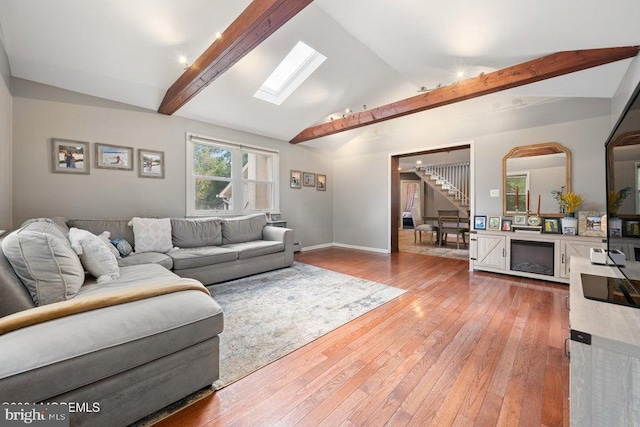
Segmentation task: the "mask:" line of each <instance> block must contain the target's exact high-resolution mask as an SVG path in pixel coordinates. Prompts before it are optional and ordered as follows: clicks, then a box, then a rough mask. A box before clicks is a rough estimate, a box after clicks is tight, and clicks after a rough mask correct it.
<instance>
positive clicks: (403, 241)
mask: <svg viewBox="0 0 640 427" xmlns="http://www.w3.org/2000/svg"><path fill="white" fill-rule="evenodd" d="M398 237H399V239H398V247H399V250H400V252H411V253H415V254H423V255H430V256H436V257H443V258H455V259H463V260H469V249H464V248H463V249H457V244H456V241H455V239H453V240H451V241H448V242H447V244H446V245H444V246H438V245H437V244H432V243H431V242H430V237H431V236H430V235H429V233H423V234H422V242H415V243H414V241H413V239H414V238H413V230H399V236H398ZM466 239H467V243H469V242H468V240H469V236H467V238H466ZM460 247H461V248H462V244H460Z"/></svg>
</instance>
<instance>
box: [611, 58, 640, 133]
mask: <svg viewBox="0 0 640 427" xmlns="http://www.w3.org/2000/svg"><path fill="white" fill-rule="evenodd" d="M638 82H640V58H639V57H638V56H636V57H635V58H633V60H632V61H631V64H629V68H628V69H627V72H626V73H625V75H624V77H623V78H622V81H621V82H620V85H619V86H618V89H617V90H616V93H615V94H614V95H613V98H612V99H611V124H612V125H615V124H616V123H617V121H618V119H619V118H620V115H621V114H622V111H623V110H624V107H625V106H626V105H627V102H629V98H630V97H631V95H632V94H633V91H634V90H635V88H636V86H637V85H638Z"/></svg>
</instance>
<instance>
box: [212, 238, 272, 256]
mask: <svg viewBox="0 0 640 427" xmlns="http://www.w3.org/2000/svg"><path fill="white" fill-rule="evenodd" d="M222 247H223V248H226V249H231V250H233V251H236V252H238V259H247V258H255V257H258V256H262V255H269V254H275V253H276V252H282V251H284V243H282V242H274V241H267V240H254V241H253V242H244V243H231V244H229V245H224V246H222Z"/></svg>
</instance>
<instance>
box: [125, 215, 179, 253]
mask: <svg viewBox="0 0 640 427" xmlns="http://www.w3.org/2000/svg"><path fill="white" fill-rule="evenodd" d="M129 225H130V226H132V227H133V237H134V240H135V242H134V247H135V252H136V253H137V254H139V253H143V252H160V253H166V252H169V251H170V250H171V249H173V243H172V241H171V219H170V218H139V217H137V216H136V217H133V218H132V219H131V221H129Z"/></svg>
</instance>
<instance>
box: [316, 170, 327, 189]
mask: <svg viewBox="0 0 640 427" xmlns="http://www.w3.org/2000/svg"><path fill="white" fill-rule="evenodd" d="M316 190H318V191H327V175H323V174H318V182H317V184H316Z"/></svg>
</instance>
